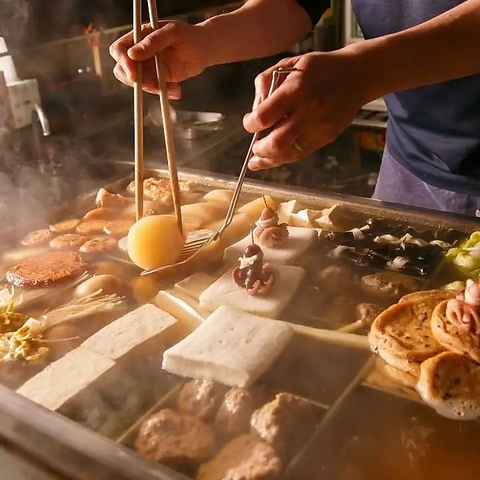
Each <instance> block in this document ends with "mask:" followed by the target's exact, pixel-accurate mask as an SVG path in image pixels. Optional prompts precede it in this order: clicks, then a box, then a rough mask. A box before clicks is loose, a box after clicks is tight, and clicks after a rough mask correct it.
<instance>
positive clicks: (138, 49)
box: [127, 22, 177, 62]
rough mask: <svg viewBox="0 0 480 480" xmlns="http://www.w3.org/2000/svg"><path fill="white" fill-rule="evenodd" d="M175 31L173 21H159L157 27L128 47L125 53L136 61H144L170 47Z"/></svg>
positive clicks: (173, 40)
mask: <svg viewBox="0 0 480 480" xmlns="http://www.w3.org/2000/svg"><path fill="white" fill-rule="evenodd" d="M176 31H177V29H176V28H175V24H174V23H173V22H160V23H159V28H158V29H157V30H155V31H153V32H151V33H149V34H148V35H147V36H146V37H145V38H144V39H143V40H142V41H141V42H139V43H137V44H136V45H133V46H132V47H131V48H129V50H128V52H127V55H128V56H129V57H130V58H131V59H132V60H134V61H136V62H144V61H145V60H148V59H150V58H152V57H153V56H154V55H155V54H156V53H159V52H162V51H163V50H165V49H166V48H168V47H170V46H171V45H172V44H173V43H174V42H175V41H176Z"/></svg>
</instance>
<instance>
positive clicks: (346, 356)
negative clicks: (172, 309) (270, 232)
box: [0, 170, 478, 480]
mask: <svg viewBox="0 0 480 480" xmlns="http://www.w3.org/2000/svg"><path fill="white" fill-rule="evenodd" d="M147 175H154V176H159V177H161V178H166V177H167V175H168V173H167V171H166V170H154V171H149V172H148V173H147ZM180 179H181V180H182V181H192V182H195V183H197V184H198V186H199V189H200V191H202V192H207V191H209V190H212V189H229V190H231V189H233V187H234V185H235V179H232V178H230V177H222V176H217V175H212V176H209V175H204V174H203V173H202V174H200V173H198V172H195V171H182V172H181V173H180ZM131 180H132V177H131V176H129V177H126V178H121V179H118V180H116V181H114V182H112V183H111V184H109V185H106V186H105V188H106V189H107V190H108V191H110V192H113V193H117V192H123V191H124V190H125V188H126V186H127V185H128V184H129V183H130V181H131ZM95 194H96V192H93V193H90V194H87V195H83V196H81V197H79V198H77V199H75V200H74V201H72V202H69V203H68V204H66V205H63V206H60V207H58V208H56V209H53V210H50V211H48V212H44V213H42V214H41V215H38V217H37V218H36V219H35V220H34V221H29V222H23V223H20V224H19V225H16V226H12V227H9V228H7V229H4V230H3V232H2V234H1V238H0V245H1V247H0V250H1V253H5V252H8V251H9V250H11V249H12V248H16V244H17V242H18V241H19V240H20V239H21V238H23V237H24V235H25V234H26V233H28V232H29V231H31V230H34V229H36V228H42V227H44V226H45V224H47V225H48V224H51V223H55V222H57V221H60V220H62V219H65V218H70V217H72V216H75V215H79V214H83V213H84V212H85V211H86V210H89V209H91V208H92V206H93V204H94V200H95ZM265 194H268V195H271V196H272V197H273V198H275V199H276V200H277V201H280V202H281V201H289V200H291V199H292V198H295V199H296V200H297V201H298V202H300V203H301V204H302V205H304V206H306V207H308V208H310V209H318V210H320V209H325V208H330V207H332V206H334V205H340V206H341V207H342V208H343V209H345V212H346V214H347V215H348V217H349V218H350V219H351V220H352V221H353V223H354V225H357V226H361V225H363V224H364V222H366V221H367V219H369V218H376V219H381V220H386V221H390V222H392V223H396V224H403V225H410V226H413V227H415V228H418V229H420V230H436V229H441V228H454V229H456V230H458V231H459V232H461V234H462V235H464V236H465V237H466V236H467V235H468V234H470V232H471V231H473V230H475V229H478V221H475V220H473V219H469V218H467V217H461V216H454V215H445V214H442V213H438V212H428V214H427V213H426V212H425V211H422V210H419V209H415V208H405V209H404V208H401V207H397V206H391V205H387V204H383V203H380V202H375V201H370V200H365V199H353V198H349V197H345V196H341V195H324V196H322V195H319V194H318V193H315V192H307V191H304V190H299V189H285V188H282V187H272V186H268V187H266V186H265V185H263V184H260V183H254V182H247V183H246V184H245V187H244V196H243V198H244V201H247V200H249V199H251V198H254V197H259V196H261V195H265ZM107 260H108V261H111V262H114V263H116V264H117V266H118V268H120V269H125V268H127V270H128V269H131V270H130V271H131V273H130V275H133V276H135V275H136V274H137V273H138V270H135V269H134V268H133V267H132V265H131V263H130V262H129V260H128V258H127V257H126V256H125V255H124V256H122V255H118V254H115V255H113V254H111V255H109V256H108V258H107V257H105V258H99V259H98V261H107ZM312 260H314V261H312ZM331 262H332V260H331V259H329V260H328V261H325V258H324V250H322V248H321V246H320V247H319V248H318V249H313V250H312V251H311V252H309V253H307V254H306V256H305V258H302V259H300V263H301V264H303V265H305V266H308V265H310V266H313V267H311V269H312V270H313V271H312V272H309V273H311V274H314V273H315V271H314V270H315V269H316V268H317V265H322V266H324V267H325V266H328V265H329V264H330V263H331ZM198 268H199V266H198V265H196V267H195V269H197V270H198ZM219 268H220V269H221V268H222V265H221V258H218V257H215V258H212V261H211V264H210V265H208V266H207V267H206V271H207V272H208V273H211V274H214V275H218V271H219ZM353 268H354V269H356V268H357V267H356V266H353ZM365 268H366V269H365ZM439 268H440V267H439V266H438V265H437V266H436V267H435V268H434V269H433V272H432V273H431V274H430V275H429V276H428V278H424V279H421V281H420V283H419V288H422V289H424V288H427V287H429V286H430V285H441V284H442V281H443V278H442V277H441V276H440V277H439V276H438V275H439V273H438V272H439ZM195 269H194V270H193V271H195ZM358 271H361V272H362V275H364V274H366V273H375V272H377V271H382V270H378V269H369V268H368V267H361V268H359V269H358ZM0 273H1V265H0ZM191 273H192V271H188V270H182V271H179V272H177V273H176V274H175V275H173V276H165V277H161V278H156V279H155V281H156V282H158V283H157V288H158V289H164V290H169V289H171V288H172V287H173V286H174V285H175V284H176V282H177V281H178V280H179V279H181V278H183V277H185V276H186V275H189V274H191ZM147 278H148V277H147ZM310 280H311V275H308V276H307V279H306V280H305V284H303V285H302V286H301V287H300V292H301V290H305V289H307V288H308V287H309V286H310V283H309V282H310ZM417 280H418V279H417ZM347 288H348V287H347ZM298 298H299V297H296V298H295V299H294V301H293V302H292V303H295V304H296V305H297V304H298V302H297V300H298ZM49 301H50V302H53V301H54V300H52V299H50V300H49ZM358 301H360V300H358ZM361 301H365V300H363V299H362V300H361ZM132 306H133V304H129V308H131V307H132ZM350 314H351V313H350ZM350 314H345V315H344V316H343V318H339V319H337V320H335V321H333V320H332V319H331V318H327V316H325V315H323V314H322V312H320V314H319V315H316V316H314V317H312V316H310V317H309V316H308V315H303V314H302V313H299V312H298V311H295V310H294V309H292V308H290V309H288V308H287V309H286V310H285V312H284V314H283V315H282V319H284V320H287V321H290V322H293V323H300V324H307V325H313V326H317V327H323V328H329V329H337V328H342V327H344V326H345V324H349V323H351V322H352V321H354V320H355V319H354V318H350V317H349V315H350ZM347 317H348V318H347ZM93 331H95V329H93ZM93 331H92V332H89V334H91V333H93ZM177 341H178V339H177ZM299 342H300V343H299ZM309 342H314V341H312V340H306V339H304V338H300V339H299V338H296V339H294V340H293V341H292V344H291V346H290V347H289V348H288V349H287V351H286V352H285V353H284V355H282V357H281V358H280V359H279V361H278V362H277V364H275V365H274V367H272V369H271V370H270V371H268V372H267V373H266V374H265V375H264V376H263V377H262V378H261V380H260V382H262V383H263V384H264V385H266V386H268V387H270V388H272V389H274V390H277V391H286V392H290V393H292V394H294V395H298V396H300V397H303V398H306V399H308V400H310V401H312V402H315V403H316V404H318V405H322V406H324V407H325V410H326V414H325V417H324V419H323V421H322V423H321V425H320V428H319V430H318V432H317V433H316V434H315V436H314V438H312V440H311V441H310V442H309V445H307V446H306V447H305V449H304V450H303V452H299V454H298V455H297V456H296V458H295V460H294V462H293V463H292V465H291V466H290V467H289V469H288V472H287V473H286V476H287V478H302V480H304V479H305V478H306V477H294V476H293V477H291V475H295V474H296V473H295V472H297V471H298V470H297V466H298V468H299V469H300V468H301V465H302V464H303V463H304V461H303V460H302V458H309V455H310V453H309V452H310V451H311V450H309V446H310V445H314V442H315V441H316V439H317V438H318V439H322V438H323V440H318V441H325V438H328V435H331V432H330V430H329V429H328V428H327V427H328V426H329V425H336V422H338V421H339V419H340V420H341V419H342V418H344V417H345V418H351V417H356V416H363V415H365V411H366V410H368V408H367V407H368V404H369V402H370V403H371V404H372V409H374V408H376V407H375V405H376V402H377V401H378V402H380V403H381V402H385V404H388V403H389V402H400V403H398V405H404V407H403V408H405V409H406V410H409V409H412V408H419V406H411V405H412V404H414V405H415V402H411V401H409V395H404V394H403V393H402V392H398V391H395V390H394V389H390V388H388V386H382V384H380V385H377V384H374V383H373V382H370V381H369V380H367V376H368V374H369V373H370V372H371V370H372V368H373V359H372V356H371V354H370V353H369V352H359V351H356V350H350V349H346V348H344V347H333V346H330V345H326V344H322V343H321V342H320V343H314V345H313V348H312V349H309V348H307V347H306V345H307V344H308V343H309ZM72 348H73V347H72ZM67 350H68V349H67ZM309 352H310V353H309ZM140 364H141V357H140ZM158 364H159V360H157V365H158ZM292 372H293V374H292ZM32 373H33V372H32ZM130 374H131V373H130ZM121 376H122V375H121V373H118V374H117V378H112V379H111V381H110V382H109V385H108V389H111V390H113V391H115V392H117V391H119V392H121V391H122V388H121V387H120V384H118V385H117V382H121V378H120V377H121ZM133 376H135V375H133ZM136 379H137V381H138V384H139V386H140V387H141V386H142V384H143V388H144V387H145V383H148V382H145V377H143V379H142V378H140V377H138V378H136ZM365 382H366V384H367V385H364V386H362V387H359V384H361V383H365ZM175 383H176V380H175V379H174V380H171V379H169V380H168V382H167V383H166V384H165V388H164V389H163V390H162V389H160V391H158V392H155V394H154V397H155V398H152V397H151V398H150V400H149V402H145V403H144V404H143V405H142V406H141V407H140V408H139V410H141V412H140V411H139V410H137V411H135V413H133V414H132V415H131V417H132V418H128V419H126V420H125V422H124V423H122V424H121V426H125V425H126V424H129V425H137V422H138V418H139V417H140V418H143V417H142V415H144V412H145V410H148V409H149V408H150V407H151V405H152V404H153V403H155V401H156V399H158V398H160V397H161V396H162V395H163V394H164V393H165V392H166V391H167V390H170V389H171V387H172V385H174V384H175ZM371 387H374V388H371ZM131 388H135V387H134V386H133V385H132V387H131ZM357 392H367V393H360V394H358V393H357ZM407 393H408V392H407ZM1 394H2V388H1V387H0V397H1ZM392 394H393V395H392ZM172 395H173V394H172ZM358 395H360V396H358ZM168 398H169V397H168ZM168 398H166V399H164V400H162V401H167V400H168ZM351 398H352V399H354V400H350V399H351ZM356 398H360V399H361V400H362V399H366V400H365V401H364V403H361V402H360V403H359V404H358V405H359V406H358V408H357V406H356V403H355V402H356V400H355V399H356ZM377 399H380V400H377ZM382 399H385V400H382ZM390 399H391V400H390ZM362 401H363V400H362ZM402 402H403V403H402ZM162 405H163V404H162ZM365 405H367V406H365ZM157 407H159V404H156V405H155V407H153V408H157ZM399 408H400V407H399ZM36 409H37V407H36V406H34V405H32V406H31V412H36ZM415 411H417V410H415ZM418 412H419V413H418V415H419V416H423V415H424V413H422V412H428V413H425V415H430V414H431V412H430V411H429V410H428V409H426V408H423V407H422V408H420V409H419V410H418ZM55 418H56V417H52V421H53V420H54V419H55ZM72 418H74V416H73V417H72ZM23 419H24V421H26V422H33V420H32V419H31V417H30V415H29V414H27V415H25V416H24V417H23ZM77 420H81V419H77ZM439 422H440V423H442V422H443V419H440V420H439ZM83 423H84V422H83ZM340 424H341V423H340ZM119 428H120V426H119ZM339 428H340V427H339ZM67 430H68V429H67ZM69 431H70V430H69ZM114 431H115V430H114ZM100 432H101V433H102V434H104V432H102V431H101V430H100ZM322 432H328V435H327V437H324V436H322V435H323V433H322ZM115 433H116V431H115ZM112 435H113V434H111V435H110V436H112ZM62 438H63V437H62ZM63 441H68V439H63ZM96 441H100V440H99V439H97V438H96ZM123 443H124V442H123V441H122V444H123ZM93 444H95V442H94V443H93ZM312 448H314V447H312ZM90 454H92V453H90ZM124 454H125V455H127V458H129V459H130V458H131V454H130V452H129V451H127V453H125V452H124ZM332 457H334V455H333V454H332ZM132 458H137V457H136V456H135V455H133V457H132ZM134 463H135V464H136V465H137V461H135V462H134ZM307 463H308V462H307ZM335 465H336V467H335V468H337V467H338V464H337V463H336V464H335ZM321 467H322V465H320V466H319V468H320V470H318V471H321ZM145 468H147V467H145ZM149 468H151V467H149ZM332 468H333V467H332ZM156 470H157V471H159V472H160V471H163V470H162V468H161V467H158V469H156ZM333 470H335V469H333ZM333 470H331V471H333ZM146 471H147V472H148V468H147V470H146ZM335 472H336V470H335ZM172 475H173V474H172ZM329 475H330V473H329ZM335 475H336V473H335ZM335 475H334V474H333V473H332V475H331V477H325V478H338V479H340V477H338V476H337V477H336V476H335ZM143 478H157V477H152V476H149V475H148V474H146V476H144V477H143ZM162 478H163V477H162ZM165 478H169V477H165ZM172 478H173V477H172ZM308 478H310V476H309V477H308ZM322 478H323V477H322ZM346 478H348V477H346ZM352 478H353V477H352ZM359 478H364V477H359ZM365 478H367V477H365ZM378 478H380V477H378ZM412 478H416V477H414V476H412ZM418 478H419V479H420V478H422V480H423V477H418ZM465 478H466V479H467V480H469V478H470V477H468V476H466V477H465ZM473 478H475V479H476V478H478V477H472V480H473ZM349 480H350V479H349Z"/></svg>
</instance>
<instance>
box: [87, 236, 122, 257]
mask: <svg viewBox="0 0 480 480" xmlns="http://www.w3.org/2000/svg"><path fill="white" fill-rule="evenodd" d="M117 245H118V241H117V240H116V239H115V238H113V237H109V236H108V235H103V236H101V237H95V238H91V239H90V240H87V241H86V242H85V243H84V244H83V245H82V246H81V247H80V251H81V252H82V253H103V252H109V251H110V250H113V249H114V248H116V247H117Z"/></svg>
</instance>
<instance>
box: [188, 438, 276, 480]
mask: <svg viewBox="0 0 480 480" xmlns="http://www.w3.org/2000/svg"><path fill="white" fill-rule="evenodd" d="M281 468H282V463H281V461H280V459H279V458H278V457H277V455H276V453H275V451H274V450H273V448H272V447H270V446H269V445H267V444H265V443H263V442H260V441H258V440H256V439H255V438H253V437H252V436H250V435H242V436H241V437H238V438H236V439H235V440H232V441H231V442H230V443H228V444H227V445H225V446H224V447H223V448H222V449H221V450H220V452H219V454H218V455H217V456H216V457H215V458H214V459H213V460H211V461H210V462H208V463H206V464H205V465H202V466H201V467H200V470H199V471H198V475H197V480H275V479H277V478H278V477H279V474H280V471H281Z"/></svg>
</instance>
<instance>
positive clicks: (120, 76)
mask: <svg viewBox="0 0 480 480" xmlns="http://www.w3.org/2000/svg"><path fill="white" fill-rule="evenodd" d="M113 74H114V75H115V78H116V79H117V80H118V81H119V82H121V83H123V84H125V85H128V86H129V87H131V86H132V85H133V82H132V81H131V80H130V78H129V77H128V76H127V75H126V73H125V71H124V70H123V67H122V66H121V65H120V64H119V63H117V64H116V65H115V67H114V68H113Z"/></svg>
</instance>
